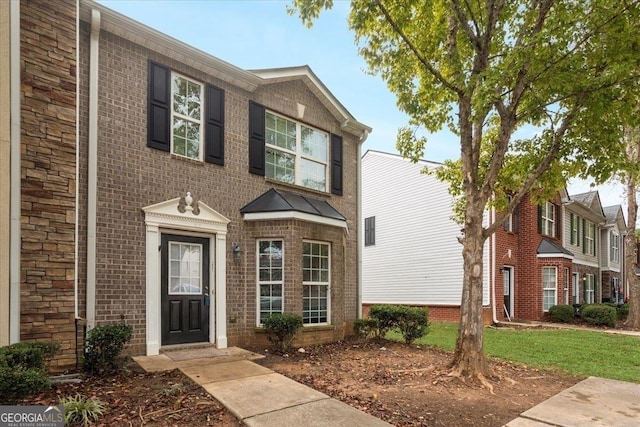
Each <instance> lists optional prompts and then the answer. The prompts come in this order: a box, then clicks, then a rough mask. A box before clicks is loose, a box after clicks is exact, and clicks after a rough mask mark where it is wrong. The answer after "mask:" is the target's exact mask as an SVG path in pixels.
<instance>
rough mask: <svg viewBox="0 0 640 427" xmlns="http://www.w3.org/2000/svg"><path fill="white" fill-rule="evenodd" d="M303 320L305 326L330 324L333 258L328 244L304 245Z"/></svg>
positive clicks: (305, 242)
mask: <svg viewBox="0 0 640 427" xmlns="http://www.w3.org/2000/svg"><path fill="white" fill-rule="evenodd" d="M302 248H303V249H302V262H303V265H302V318H303V320H304V324H305V325H313V324H323V323H324V324H326V323H329V322H330V310H329V283H330V280H331V268H330V265H331V257H330V246H329V244H328V243H322V242H313V241H304V242H303V243H302Z"/></svg>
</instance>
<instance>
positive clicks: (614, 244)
mask: <svg viewBox="0 0 640 427" xmlns="http://www.w3.org/2000/svg"><path fill="white" fill-rule="evenodd" d="M609 239H610V241H611V242H610V243H611V245H610V247H609V259H610V260H611V261H613V262H620V235H619V234H618V233H614V232H613V231H612V232H611V233H610V234H609Z"/></svg>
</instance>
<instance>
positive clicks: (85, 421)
mask: <svg viewBox="0 0 640 427" xmlns="http://www.w3.org/2000/svg"><path fill="white" fill-rule="evenodd" d="M60 404H61V405H62V406H63V407H64V421H65V423H66V424H67V425H83V426H88V425H89V424H90V422H91V421H94V422H95V421H98V418H99V417H100V415H102V414H103V413H104V409H105V407H104V403H102V401H101V400H100V399H98V398H94V397H92V398H86V397H84V396H82V395H80V394H76V395H75V397H65V398H63V399H62V400H60Z"/></svg>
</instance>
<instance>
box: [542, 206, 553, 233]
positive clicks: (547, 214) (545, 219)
mask: <svg viewBox="0 0 640 427" xmlns="http://www.w3.org/2000/svg"><path fill="white" fill-rule="evenodd" d="M540 208H541V209H540V233H542V234H544V235H547V236H551V237H555V235H556V226H555V224H556V222H555V218H556V207H555V205H554V204H553V203H551V202H546V203H545V204H543V205H542V206H541V207H540Z"/></svg>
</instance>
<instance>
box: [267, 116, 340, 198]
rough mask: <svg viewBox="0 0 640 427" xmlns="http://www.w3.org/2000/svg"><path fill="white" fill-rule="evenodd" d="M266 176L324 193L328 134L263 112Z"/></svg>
mask: <svg viewBox="0 0 640 427" xmlns="http://www.w3.org/2000/svg"><path fill="white" fill-rule="evenodd" d="M265 131H266V133H265V145H266V148H265V149H266V153H265V161H266V176H267V177H268V178H272V179H276V180H278V181H282V182H286V183H289V184H296V185H301V186H303V187H307V188H311V189H314V190H319V191H327V182H328V175H327V174H328V170H329V167H328V155H329V135H328V134H327V133H325V132H320V131H319V130H316V129H313V128H311V127H309V126H306V125H304V124H302V123H298V122H294V121H292V120H290V119H286V118H284V117H282V116H278V115H276V114H274V113H272V112H269V111H267V112H266V123H265Z"/></svg>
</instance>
